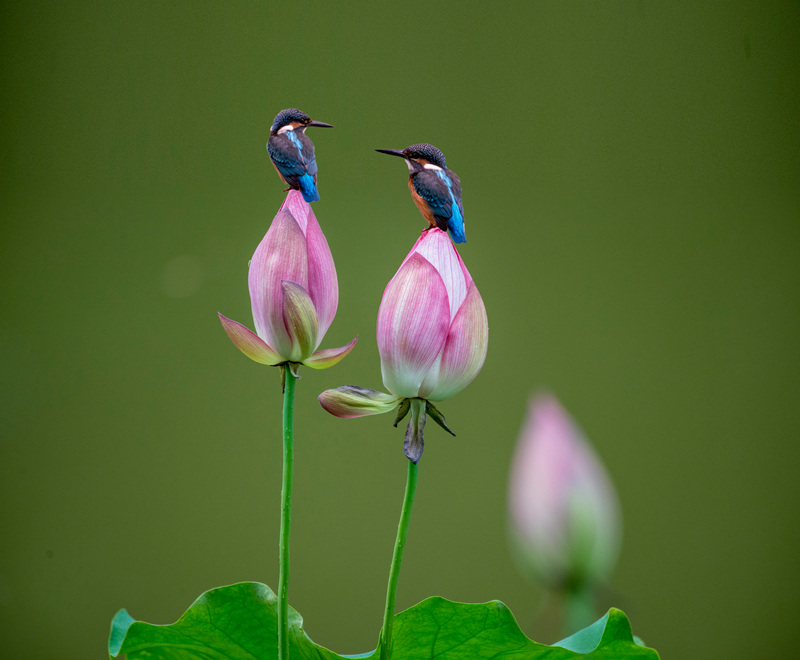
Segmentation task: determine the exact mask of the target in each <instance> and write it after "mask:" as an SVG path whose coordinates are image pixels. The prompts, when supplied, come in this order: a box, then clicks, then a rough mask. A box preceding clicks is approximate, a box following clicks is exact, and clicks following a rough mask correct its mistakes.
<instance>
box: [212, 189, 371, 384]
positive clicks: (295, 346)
mask: <svg viewBox="0 0 800 660" xmlns="http://www.w3.org/2000/svg"><path fill="white" fill-rule="evenodd" d="M248 282H249V285H250V301H251V305H252V308H253V320H254V321H255V326H256V332H255V333H254V332H252V331H251V330H249V329H247V328H246V327H244V326H243V325H241V324H240V323H237V322H236V321H232V320H230V319H228V318H226V317H224V316H222V314H220V315H219V317H220V320H221V321H222V326H223V328H224V329H225V331H226V332H227V333H228V336H229V337H230V338H231V340H232V341H233V343H234V344H235V345H236V346H237V347H238V348H239V350H241V351H242V353H244V354H245V355H247V357H249V358H250V359H252V360H255V361H256V362H260V363H261V364H269V365H276V364H283V363H285V362H291V363H301V364H305V365H306V366H308V367H313V368H315V369H325V368H327V367H331V366H333V365H334V364H336V363H337V362H339V361H340V360H341V359H342V358H343V357H344V356H345V355H347V354H348V353H349V352H350V351H351V350H352V349H353V347H354V346H355V343H356V340H357V339H358V338H357V337H356V339H353V341H351V342H350V343H349V344H347V345H346V346H342V347H341V348H336V349H328V350H323V351H317V350H316V349H317V347H318V346H319V344H320V342H321V341H322V339H323V338H324V337H325V333H326V332H327V330H328V328H329V327H330V325H331V323H332V322H333V318H334V316H336V306H337V304H338V301H339V287H338V283H337V280H336V268H335V267H334V265H333V257H332V256H331V251H330V248H329V247H328V242H327V241H326V240H325V236H324V235H323V233H322V230H321V229H320V227H319V224H318V223H317V219H316V217H315V216H314V212H313V211H312V210H311V206H310V205H309V204H308V203H307V202H306V201H305V200H304V199H303V196H302V194H301V193H300V191H298V190H291V191H289V194H288V195H287V196H286V200H285V201H284V203H283V206H281V208H280V210H279V211H278V214H277V215H276V216H275V219H274V220H273V221H272V224H271V225H270V228H269V230H268V231H267V234H266V236H264V239H263V240H262V241H261V243H260V244H259V245H258V247H257V248H256V251H255V254H253V259H252V260H251V262H250V275H249V277H248ZM315 351H316V352H315Z"/></svg>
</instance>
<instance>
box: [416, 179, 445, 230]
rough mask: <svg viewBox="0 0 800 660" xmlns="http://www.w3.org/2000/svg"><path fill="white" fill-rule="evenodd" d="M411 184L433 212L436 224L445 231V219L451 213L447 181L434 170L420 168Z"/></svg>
mask: <svg viewBox="0 0 800 660" xmlns="http://www.w3.org/2000/svg"><path fill="white" fill-rule="evenodd" d="M412 185H413V186H414V191H415V192H416V193H417V194H418V195H419V196H420V197H422V199H423V200H425V203H426V204H427V205H428V207H429V208H430V210H431V213H433V219H434V220H435V221H436V226H437V227H439V229H441V230H442V231H447V221H448V220H449V219H450V216H451V215H453V200H452V197H451V195H450V187H449V186H448V185H447V181H446V180H445V179H443V178H442V177H440V176H438V172H437V171H435V170H422V171H420V172H417V173H416V174H415V175H414V176H413V178H412Z"/></svg>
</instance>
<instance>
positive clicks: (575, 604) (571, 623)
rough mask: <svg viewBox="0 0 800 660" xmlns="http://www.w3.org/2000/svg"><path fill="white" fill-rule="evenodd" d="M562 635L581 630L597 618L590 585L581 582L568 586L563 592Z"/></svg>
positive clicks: (566, 635)
mask: <svg viewBox="0 0 800 660" xmlns="http://www.w3.org/2000/svg"><path fill="white" fill-rule="evenodd" d="M565 601H566V602H565V613H564V635H565V637H569V636H570V635H572V634H574V633H576V632H578V631H579V630H583V629H584V628H586V626H589V625H591V624H592V623H594V621H595V619H596V618H597V616H596V612H595V605H594V594H593V593H592V589H591V586H590V585H588V584H581V585H577V586H574V587H571V588H568V589H567V591H566V594H565Z"/></svg>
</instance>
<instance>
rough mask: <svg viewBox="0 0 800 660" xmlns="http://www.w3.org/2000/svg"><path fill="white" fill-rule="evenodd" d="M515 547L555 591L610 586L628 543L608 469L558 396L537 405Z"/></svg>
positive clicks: (516, 506) (515, 513) (518, 483)
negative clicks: (623, 541)
mask: <svg viewBox="0 0 800 660" xmlns="http://www.w3.org/2000/svg"><path fill="white" fill-rule="evenodd" d="M509 505H510V512H511V528H512V540H513V542H514V546H515V547H514V550H515V551H516V552H515V554H517V555H518V558H519V559H520V560H521V562H522V563H523V565H524V567H525V568H526V569H528V570H530V571H532V572H533V574H534V577H536V578H537V579H539V580H540V581H541V582H543V583H544V584H545V585H547V586H548V587H550V588H568V589H576V588H580V587H583V586H586V585H588V584H591V583H592V582H595V581H597V580H601V579H604V578H607V577H608V576H609V575H610V573H611V571H612V569H613V568H614V565H615V563H616V560H617V555H618V554H619V546H620V540H621V523H620V512H619V503H618V500H617V496H616V493H615V492H614V488H613V486H612V484H611V481H610V480H609V478H608V476H607V474H606V472H605V470H604V469H603V466H602V464H601V463H600V461H599V459H598V458H597V456H596V455H595V453H594V451H593V450H592V448H591V446H590V445H589V443H588V442H587V441H586V439H585V438H584V437H583V434H582V433H581V432H580V430H579V429H578V428H577V427H576V426H575V424H574V423H573V421H572V420H571V419H570V417H569V415H568V414H567V412H566V411H565V410H564V409H563V408H562V407H561V405H560V404H559V402H558V401H557V400H556V399H555V398H554V397H552V396H538V397H532V398H531V401H530V405H529V409H528V418H527V420H526V422H525V426H524V428H523V429H522V433H521V434H520V437H519V440H518V442H517V448H516V452H515V454H514V460H513V463H512V465H511V482H510V488H509Z"/></svg>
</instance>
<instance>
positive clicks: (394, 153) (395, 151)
mask: <svg viewBox="0 0 800 660" xmlns="http://www.w3.org/2000/svg"><path fill="white" fill-rule="evenodd" d="M375 151H377V152H379V153H382V154H389V155H390V156H400V158H406V159H408V156H406V155H405V154H404V153H403V152H402V151H400V150H399V149H375Z"/></svg>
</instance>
